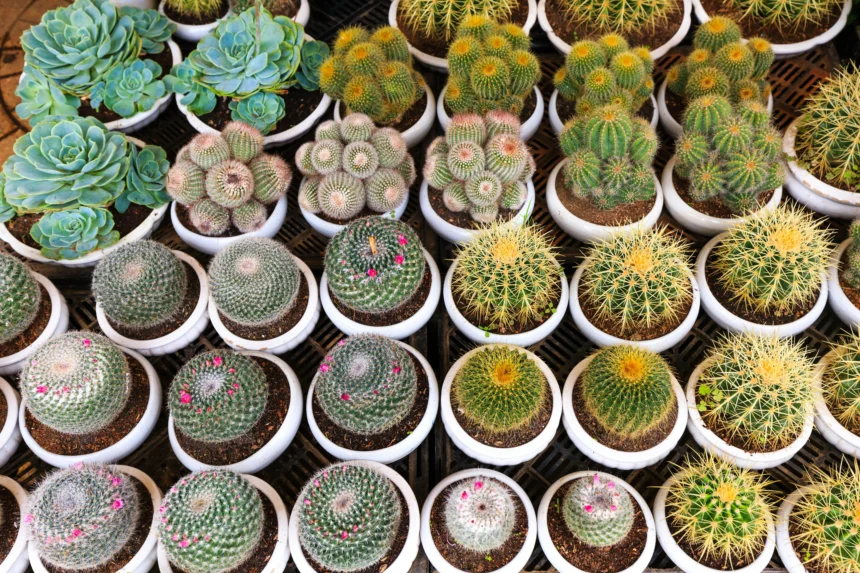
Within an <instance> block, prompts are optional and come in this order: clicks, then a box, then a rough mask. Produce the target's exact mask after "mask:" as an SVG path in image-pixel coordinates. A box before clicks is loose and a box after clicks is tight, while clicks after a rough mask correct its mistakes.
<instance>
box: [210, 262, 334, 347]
mask: <svg viewBox="0 0 860 573" xmlns="http://www.w3.org/2000/svg"><path fill="white" fill-rule="evenodd" d="M293 260H294V261H295V263H296V266H298V267H299V270H301V271H302V274H304V275H305V280H306V281H307V283H308V306H307V308H306V309H305V312H304V314H303V315H302V317H301V318H300V319H299V321H298V322H297V323H296V325H295V326H294V327H292V328H291V329H289V330H288V331H287V332H285V333H283V334H282V335H280V336H278V337H275V338H270V339H268V340H249V339H247V338H242V337H240V336H237V335H235V334H233V333H232V332H230V331H229V330H228V329H227V326H225V324H224V323H223V322H222V321H221V317H220V316H219V315H218V308H217V307H216V306H215V301H214V299H213V298H212V295H211V294H210V295H209V320H211V321H212V326H214V327H215V331H216V332H217V333H218V335H219V336H220V337H221V340H223V341H224V342H225V343H226V344H227V345H228V346H229V347H230V348H233V349H234V350H258V351H260V352H269V353H271V354H283V353H284V352H287V351H288V350H292V349H293V348H295V347H296V346H298V345H299V344H301V343H302V342H304V341H305V340H307V338H308V336H310V334H311V332H313V330H314V327H316V325H317V321H319V319H320V295H319V288H318V287H317V280H316V279H315V278H314V274H313V273H312V272H311V269H310V268H308V266H307V265H306V264H305V262H304V261H303V260H301V259H300V258H298V257H296V256H295V255H293Z"/></svg>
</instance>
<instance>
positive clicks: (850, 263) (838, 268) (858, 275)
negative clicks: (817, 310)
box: [827, 219, 860, 329]
mask: <svg viewBox="0 0 860 573" xmlns="http://www.w3.org/2000/svg"><path fill="white" fill-rule="evenodd" d="M827 290H828V297H827V298H828V300H829V301H830V308H832V309H833V312H835V313H836V316H838V317H839V318H840V319H841V320H842V322H844V323H845V324H846V325H848V327H850V328H852V329H856V328H857V327H858V325H860V219H855V220H854V221H852V222H851V225H850V227H849V228H848V238H847V239H845V240H844V241H842V242H841V243H840V244H839V245H838V246H837V247H836V249H834V250H833V255H832V257H831V260H830V264H829V265H828V267H827Z"/></svg>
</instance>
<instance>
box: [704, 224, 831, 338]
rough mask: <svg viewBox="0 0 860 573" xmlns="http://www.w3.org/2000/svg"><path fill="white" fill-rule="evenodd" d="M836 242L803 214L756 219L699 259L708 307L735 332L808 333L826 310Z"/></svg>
mask: <svg viewBox="0 0 860 573" xmlns="http://www.w3.org/2000/svg"><path fill="white" fill-rule="evenodd" d="M831 236H832V233H831V232H829V231H827V230H826V229H825V228H824V227H823V221H820V220H816V219H815V218H813V216H812V214H810V213H809V212H805V211H802V210H801V209H800V208H798V207H778V208H776V209H775V210H773V211H759V212H757V213H755V214H753V215H751V216H750V217H748V218H747V219H746V220H745V221H743V222H741V223H740V224H738V225H736V226H735V227H732V228H731V229H729V230H728V231H726V232H724V233H721V234H719V235H717V236H716V237H714V238H713V239H711V240H710V241H708V243H707V244H706V245H705V246H704V247H703V248H702V250H701V251H700V252H699V256H698V258H697V259H696V282H697V283H698V285H699V289H700V291H701V293H702V306H704V307H705V310H706V311H707V312H708V314H709V315H710V316H711V318H712V319H714V321H715V322H716V323H717V324H719V325H720V326H721V327H723V328H725V329H726V330H729V331H731V332H757V333H759V334H768V335H776V336H793V335H795V334H798V333H800V332H803V331H804V330H805V329H806V328H808V327H809V326H810V325H812V323H813V322H815V320H816V319H818V317H819V316H821V313H822V312H823V311H824V307H825V306H826V305H827V274H826V270H827V265H828V263H829V261H830V255H831V252H832V244H831V242H830V237H831Z"/></svg>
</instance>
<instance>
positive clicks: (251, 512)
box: [158, 470, 290, 573]
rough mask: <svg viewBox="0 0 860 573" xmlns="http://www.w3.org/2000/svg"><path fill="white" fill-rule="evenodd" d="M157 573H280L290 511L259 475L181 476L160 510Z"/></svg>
mask: <svg viewBox="0 0 860 573" xmlns="http://www.w3.org/2000/svg"><path fill="white" fill-rule="evenodd" d="M159 516H160V518H161V520H160V522H159V525H158V569H159V571H160V572H161V573H173V571H176V572H177V573H179V572H180V571H185V572H187V573H226V572H227V571H267V572H270V573H282V571H284V569H285V568H286V566H287V560H288V559H289V557H290V549H289V547H288V545H287V528H288V523H289V519H290V516H289V513H288V512H287V508H286V506H284V502H283V500H282V499H281V496H280V495H278V493H277V492H276V491H275V490H274V489H273V488H272V486H270V485H269V484H268V483H266V482H264V481H263V480H261V479H260V478H258V477H254V476H252V475H246V474H238V473H235V472H232V471H229V470H208V471H199V472H195V473H192V474H189V475H187V476H184V477H182V478H181V479H180V480H179V481H177V482H176V483H175V484H174V485H173V486H172V487H171V488H170V489H169V490H168V491H167V494H166V495H165V496H164V500H163V501H162V503H161V507H159Z"/></svg>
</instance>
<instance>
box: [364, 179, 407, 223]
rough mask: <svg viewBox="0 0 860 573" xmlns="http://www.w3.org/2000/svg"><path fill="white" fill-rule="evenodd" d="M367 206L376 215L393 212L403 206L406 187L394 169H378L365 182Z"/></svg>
mask: <svg viewBox="0 0 860 573" xmlns="http://www.w3.org/2000/svg"><path fill="white" fill-rule="evenodd" d="M364 188H365V191H366V192H367V206H368V207H369V208H370V209H371V210H373V211H376V212H377V213H385V212H388V211H393V210H395V209H396V208H397V207H399V206H400V205H402V204H403V201H404V200H405V198H406V193H407V191H408V189H409V188H408V187H407V185H406V182H405V181H404V180H403V176H402V175H401V174H400V173H398V172H397V171H395V170H394V169H380V170H379V171H377V172H376V173H374V174H373V175H371V176H370V177H369V178H368V179H367V181H366V182H365V187H364Z"/></svg>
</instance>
